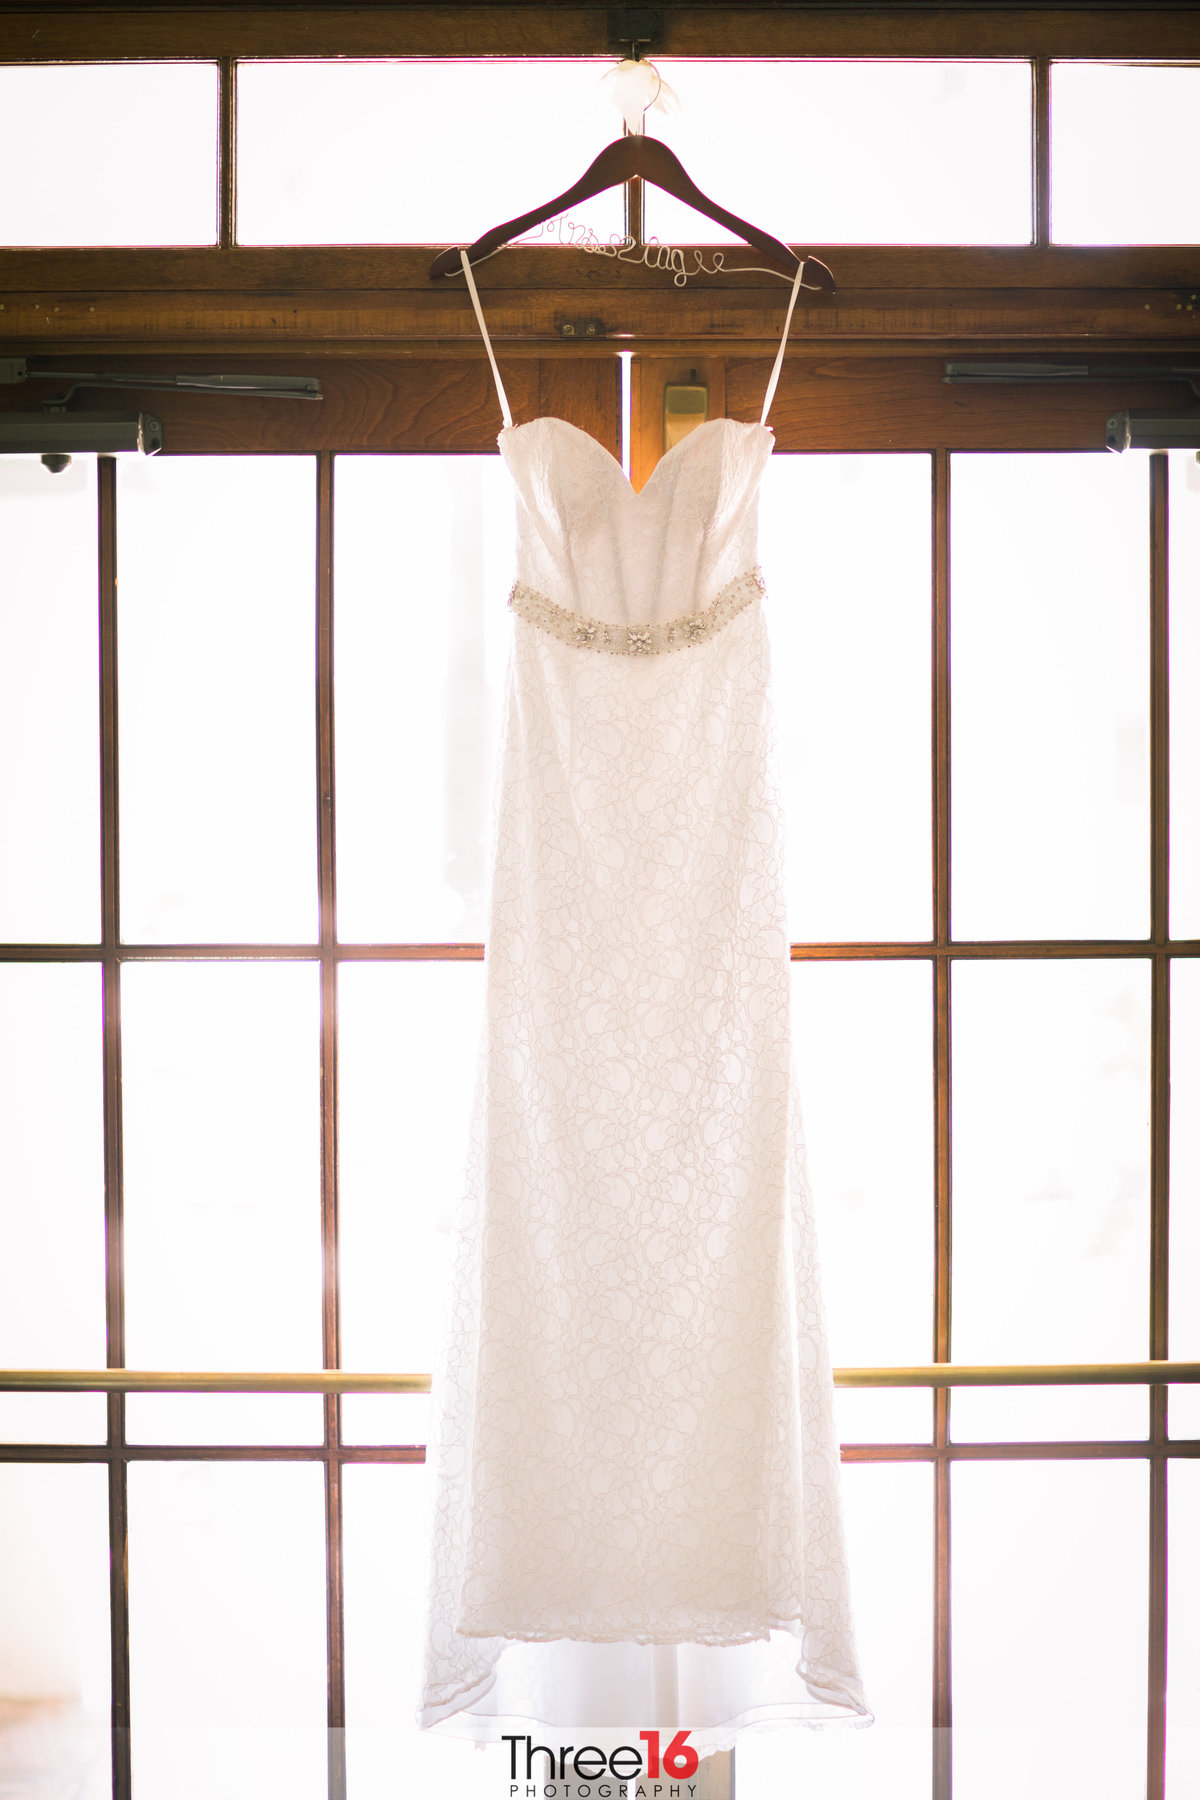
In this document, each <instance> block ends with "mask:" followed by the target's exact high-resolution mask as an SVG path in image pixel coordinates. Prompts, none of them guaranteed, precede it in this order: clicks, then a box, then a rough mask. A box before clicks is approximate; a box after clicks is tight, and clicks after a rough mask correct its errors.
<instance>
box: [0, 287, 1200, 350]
mask: <svg viewBox="0 0 1200 1800" xmlns="http://www.w3.org/2000/svg"><path fill="white" fill-rule="evenodd" d="M3 291H4V292H5V297H4V299H3V300H2V301H0V353H3V354H5V355H11V356H67V357H71V358H75V359H77V358H79V357H80V356H92V355H96V354H103V353H104V352H105V351H107V352H108V353H110V354H112V353H122V354H126V355H137V356H147V355H151V356H154V355H157V356H163V355H169V356H174V357H177V358H178V357H180V356H185V357H189V358H190V357H195V356H205V355H209V356H212V355H230V354H236V353H238V352H241V353H242V354H244V355H253V356H256V357H259V356H263V355H267V356H278V355H281V354H282V355H287V356H290V357H292V358H293V359H294V358H295V357H296V356H297V355H305V356H311V355H325V356H329V355H339V356H362V357H372V356H380V355H395V354H409V355H417V356H426V357H427V356H431V355H434V356H437V355H440V356H459V355H462V354H463V352H464V351H465V352H466V354H467V355H468V356H470V355H474V354H475V353H476V351H477V347H478V341H479V340H478V327H477V325H476V323H475V319H474V315H473V314H472V313H471V310H470V307H469V305H464V304H463V303H462V301H461V299H460V298H459V297H458V296H457V295H450V296H446V295H442V294H424V293H416V292H411V293H395V294H391V295H384V294H379V293H375V292H371V291H367V292H362V291H354V290H346V291H345V292H343V293H340V294H335V293H321V294H306V293H301V292H298V291H297V292H291V293H281V294H276V295H264V294H260V293H257V292H250V293H241V292H225V293H219V292H211V291H205V290H187V289H181V288H170V287H164V288H161V289H145V290H142V291H140V292H134V291H122V292H107V293H101V292H100V291H98V290H92V291H91V292H89V293H83V294H81V293H75V292H71V291H68V290H66V289H47V288H43V289H42V290H41V292H40V293H31V294H29V295H28V296H26V295H24V294H14V292H13V290H12V289H11V288H8V289H7V290H3ZM1192 292H1197V293H1200V275H1197V276H1196V277H1194V285H1193V287H1190V288H1189V287H1181V288H1169V289H1159V288H1135V289H1129V290H1118V289H1101V288H1091V289H1044V290H1041V291H1030V290H1028V289H1008V290H1004V289H998V288H997V289H993V290H991V291H989V292H987V293H980V292H977V291H975V290H972V289H936V290H935V289H886V290H885V289H872V290H865V289H863V290H851V291H843V292H842V293H841V294H839V296H838V297H837V299H836V300H835V301H833V302H831V303H829V304H828V305H825V306H820V307H818V306H812V307H802V308H798V309H797V313H796V319H795V322H794V324H793V328H792V329H793V334H794V338H795V341H796V343H797V345H800V344H803V345H806V346H808V347H812V348H832V347H834V346H836V347H838V348H845V349H846V350H847V351H849V352H850V353H852V354H853V353H855V352H856V351H858V350H861V351H862V352H863V353H865V354H870V353H872V352H875V353H878V352H879V351H880V350H881V349H884V348H890V347H891V346H892V345H894V344H904V343H907V344H911V345H913V346H915V347H916V348H917V349H918V350H919V349H920V347H922V346H925V347H930V346H931V347H934V348H937V347H939V346H941V347H944V349H945V353H946V354H952V353H953V351H954V349H955V348H956V347H957V348H958V349H959V350H960V351H961V350H965V349H971V348H979V347H981V346H986V347H987V348H989V349H992V350H998V351H999V350H1005V349H1011V350H1016V351H1020V352H1026V351H1028V352H1036V351H1039V350H1045V351H1048V352H1050V353H1052V354H1057V355H1060V356H1061V355H1062V354H1063V353H1064V349H1065V347H1066V346H1068V345H1073V346H1075V347H1076V349H1075V354H1077V355H1078V354H1079V351H1078V346H1079V345H1080V344H1081V343H1084V342H1086V344H1087V346H1088V351H1089V353H1090V354H1091V355H1092V356H1102V355H1105V354H1111V353H1113V352H1142V351H1145V350H1153V349H1154V348H1155V347H1157V348H1159V349H1169V350H1172V351H1173V352H1174V354H1176V355H1180V354H1182V355H1183V356H1185V357H1191V356H1194V355H1195V354H1196V351H1197V348H1198V347H1200V301H1197V302H1193V301H1191V300H1189V299H1188V298H1186V296H1187V295H1190V294H1191V293H1192ZM581 298H582V297H581V296H580V295H579V294H578V293H576V292H575V291H573V290H571V289H568V288H564V289H550V290H536V289H530V290H528V292H526V293H524V294H521V295H519V296H514V297H513V298H512V299H511V300H508V299H504V298H501V299H500V300H499V301H497V299H496V298H495V297H493V299H492V301H491V304H490V305H489V306H488V326H489V330H490V331H491V332H492V334H493V336H494V339H495V341H496V345H497V349H498V351H499V352H500V353H501V354H502V355H504V356H513V355H517V356H525V357H529V356H536V357H543V356H549V357H551V358H554V357H556V356H567V357H571V358H574V357H578V356H580V355H583V356H595V357H600V358H604V357H609V356H612V355H613V354H614V352H615V351H618V350H621V349H634V348H637V349H640V350H641V351H642V352H643V353H645V354H648V355H659V356H670V357H684V356H687V357H690V358H692V359H695V358H696V357H697V356H701V357H703V356H710V355H712V354H713V351H714V349H716V348H721V349H724V348H732V347H735V346H736V348H737V349H739V350H740V351H741V352H742V354H743V355H746V354H749V355H754V354H758V355H773V354H774V351H775V347H776V345H777V343H778V341H779V330H780V327H781V325H782V311H781V306H780V296H779V295H778V294H777V293H775V292H769V293H758V294H752V293H746V294H741V295H737V296H734V295H732V294H727V295H724V296H722V297H721V299H720V300H719V301H718V300H716V299H714V297H713V296H712V295H711V294H706V293H704V292H702V291H699V290H697V291H695V292H689V291H680V290H676V289H671V290H670V291H669V292H663V293H657V294H656V293H639V292H637V291H633V290H630V291H628V292H626V291H609V292H607V293H606V292H604V291H598V292H594V293H590V294H588V295H587V296H586V301H585V305H586V310H587V312H588V313H589V314H595V315H597V316H600V317H601V318H603V320H604V323H605V325H606V327H607V329H606V332H605V335H604V336H603V337H602V338H599V337H598V338H596V339H594V340H592V341H591V342H590V343H589V344H587V345H586V346H585V345H582V344H579V343H571V344H569V345H568V344H565V343H564V342H563V337H562V330H561V327H562V325H563V324H564V323H565V322H567V321H569V320H570V319H571V318H572V317H573V316H574V315H577V314H579V313H580V311H581ZM1189 307H1191V308H1192V309H1193V310H1190V311H1189V310H1188V309H1189ZM790 354H794V352H791V353H790Z"/></svg>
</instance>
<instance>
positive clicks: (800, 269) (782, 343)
mask: <svg viewBox="0 0 1200 1800" xmlns="http://www.w3.org/2000/svg"><path fill="white" fill-rule="evenodd" d="M803 274H804V258H803V257H801V258H800V261H799V263H798V264H797V267H796V279H795V280H794V281H793V282H792V297H791V299H790V300H789V301H788V309H787V318H786V319H785V320H784V321H783V336H782V337H781V338H780V340H779V348H778V350H777V351H776V352H775V367H774V368H773V369H772V370H771V379H770V381H768V383H767V391H766V394H765V396H764V398H763V409H762V418H761V419H760V420H759V424H760V425H765V424H766V422H767V414H768V413H769V412H770V410H771V402H772V400H773V399H774V398H775V389H776V388H777V387H778V386H779V371H780V370H781V369H782V368H783V353H784V351H785V350H786V349H787V341H788V332H789V331H790V330H791V328H792V314H793V313H794V312H795V310H796V301H797V299H798V298H799V295H800V277H801V276H802V275H803ZM475 310H476V311H477V312H478V311H479V308H478V305H476V309H475ZM479 323H480V324H481V325H482V324H483V316H482V314H481V315H480V319H479ZM492 366H493V368H494V367H495V364H494V363H493V365H492ZM496 379H497V381H498V380H499V379H500V377H499V376H497V377H496Z"/></svg>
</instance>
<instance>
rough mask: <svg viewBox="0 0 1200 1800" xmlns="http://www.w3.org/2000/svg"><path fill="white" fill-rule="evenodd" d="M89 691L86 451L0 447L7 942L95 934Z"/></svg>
mask: <svg viewBox="0 0 1200 1800" xmlns="http://www.w3.org/2000/svg"><path fill="white" fill-rule="evenodd" d="M3 75H4V71H3V70H2V69H0V90H2V87H3V82H2V77H3ZM2 111H3V109H2V107H0V115H2ZM2 131H3V124H2V123H0V132H2ZM31 160H33V161H36V158H34V159H31ZM9 166H10V167H11V164H10V165H9ZM20 185H21V183H20V182H13V183H10V184H9V186H10V188H11V187H19V186H20ZM3 204H4V201H3V198H2V197H0V206H3ZM98 695H99V639H98V635H97V618H96V459H95V457H83V456H77V457H75V459H74V460H73V462H72V463H71V466H70V468H69V469H64V470H63V472H62V473H61V474H60V475H50V474H49V473H48V472H47V471H46V470H45V469H44V468H43V467H42V466H41V464H40V463H39V462H34V461H31V460H30V459H28V458H21V459H17V458H13V459H11V460H9V459H7V458H3V457H0V937H3V938H5V939H7V940H9V941H10V942H16V943H43V944H45V943H94V942H95V940H96V939H97V938H98V937H99V936H100V720H99V710H98ZM51 822H52V829H51V828H50V826H51Z"/></svg>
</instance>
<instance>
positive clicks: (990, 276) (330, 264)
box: [0, 244, 1200, 349]
mask: <svg viewBox="0 0 1200 1800" xmlns="http://www.w3.org/2000/svg"><path fill="white" fill-rule="evenodd" d="M801 247H802V248H807V249H808V250H810V251H811V252H812V253H813V254H814V255H816V256H819V257H820V258H821V259H822V261H824V262H827V263H828V264H829V265H830V267H831V268H832V269H833V272H834V274H835V275H836V277H837V280H838V287H839V293H838V296H837V299H838V300H839V301H842V302H844V301H845V298H846V296H847V294H858V293H862V292H864V291H868V290H872V291H873V290H882V291H884V292H887V293H891V292H895V291H906V292H907V291H909V290H916V291H918V292H921V293H925V292H934V291H938V292H940V291H942V290H947V291H951V292H959V291H962V290H968V289H974V288H982V289H986V290H988V291H989V292H991V291H993V290H1003V291H1006V292H1007V291H1008V290H1010V289H1023V288H1040V289H1046V290H1049V291H1059V290H1062V291H1066V290H1073V289H1092V290H1096V291H1099V292H1105V291H1108V290H1109V289H1128V290H1131V291H1132V290H1141V289H1143V288H1145V289H1149V290H1157V289H1160V288H1162V289H1169V288H1177V287H1187V286H1189V284H1190V286H1191V287H1196V286H1197V284H1198V283H1200V244H1135V245H1124V246H1116V247H1110V246H1105V245H1096V246H1081V245H1073V244H1045V245H1036V246H1035V245H1032V244H999V245H996V244H965V245H960V244H943V245H915V246H914V245H908V244H809V245H806V246H801ZM444 248H445V245H440V244H307V245H299V246H282V247H276V246H271V245H251V244H246V245H238V246H235V247H234V248H232V249H223V248H220V247H218V246H215V245H211V246H205V245H200V246H196V247H189V248H183V249H176V248H173V247H170V246H161V247H160V246H149V247H147V248H144V249H121V248H118V249H55V248H38V247H33V248H24V249H22V248H19V247H18V248H12V247H7V248H0V295H3V297H4V298H5V299H6V300H7V299H8V297H9V295H12V296H14V297H15V296H17V295H23V294H29V295H31V296H40V297H41V299H42V300H43V301H45V300H47V299H48V298H49V297H50V295H51V294H52V293H61V294H63V295H68V294H75V295H82V296H84V297H85V299H89V298H94V297H95V296H96V295H97V294H100V295H106V294H116V293H122V292H130V293H148V292H153V291H155V290H157V289H168V290H174V289H181V290H184V291H186V292H189V293H197V294H199V293H214V294H220V295H230V294H246V295H249V294H253V293H259V294H262V295H264V296H266V297H267V298H271V299H279V298H280V297H281V296H283V295H287V296H289V297H291V296H292V295H293V294H294V293H295V292H302V293H322V294H329V295H332V296H333V297H334V299H335V300H341V299H343V298H344V297H345V296H346V295H347V294H354V295H356V296H365V295H366V294H368V293H374V292H379V293H383V294H387V295H394V294H397V293H403V294H405V295H408V294H415V295H422V296H425V297H426V299H427V301H428V302H429V303H430V304H432V305H433V306H435V307H437V306H442V307H447V308H448V309H449V315H450V316H451V317H456V316H457V315H458V314H459V313H461V314H462V316H463V318H464V319H467V318H469V319H471V320H472V321H473V320H474V313H473V312H472V311H471V303H470V300H469V299H468V297H467V292H466V289H465V287H464V286H463V284H462V282H461V281H458V280H455V279H452V278H451V279H444V280H441V281H436V282H435V281H433V280H431V278H430V275H429V265H430V263H431V262H432V260H433V258H434V256H435V255H436V253H437V251H438V250H440V249H444ZM678 249H679V250H680V252H681V254H682V255H683V256H684V257H685V258H686V269H687V274H688V279H687V285H686V286H685V287H682V288H680V287H677V286H676V285H675V280H674V275H673V273H672V271H671V269H669V268H665V267H664V268H649V267H647V266H646V264H645V263H641V262H621V263H617V262H614V261H613V259H612V258H610V257H607V256H601V255H597V254H593V253H589V252H588V251H586V250H577V249H571V248H570V247H567V246H558V247H554V246H544V245H521V246H518V247H516V248H511V247H510V248H507V249H505V250H504V251H503V252H502V253H499V254H497V255H496V256H493V257H490V258H489V259H488V261H487V262H486V263H484V264H482V265H481V266H480V268H479V270H478V273H477V282H478V286H479V291H480V293H481V294H482V295H484V296H487V295H492V296H496V295H500V294H513V295H516V296H517V297H518V299H522V298H524V297H525V296H526V295H528V294H530V293H537V294H542V293H556V294H557V293H563V294H571V296H572V297H571V300H570V304H571V305H572V306H573V307H576V308H577V307H578V304H579V300H578V296H579V295H580V294H588V295H594V294H603V295H604V296H605V298H606V299H608V300H609V301H610V302H615V301H619V300H620V299H621V298H623V297H624V296H626V295H629V294H636V293H642V292H646V293H651V294H657V295H659V296H660V297H661V298H662V299H665V300H670V301H674V302H676V303H683V302H685V301H688V300H692V299H694V298H695V296H696V295H698V294H702V295H704V296H705V304H707V305H710V306H711V305H712V304H713V302H714V301H717V302H719V303H721V304H722V305H723V306H725V307H728V308H734V307H740V306H742V305H743V304H745V305H749V306H752V307H754V306H758V307H762V306H766V307H768V308H769V309H770V311H771V314H772V319H773V320H775V319H777V320H778V322H779V324H780V325H781V324H782V322H783V312H784V308H785V307H786V305H787V298H788V287H787V283H786V282H785V281H767V282H764V281H763V279H762V277H761V276H756V275H755V273H754V271H753V269H752V268H751V263H752V262H753V261H754V252H753V251H744V250H742V249H741V248H740V247H737V246H735V247H732V248H729V247H726V248H725V249H724V251H723V254H724V255H725V257H726V258H727V262H728V266H727V267H725V268H723V269H722V270H721V272H719V273H713V272H712V269H711V263H712V257H713V247H712V246H711V245H680V246H678ZM700 251H702V252H703V254H704V257H705V260H706V263H707V264H708V265H710V267H709V269H708V272H707V273H704V272H702V273H700V274H696V273H693V271H694V269H695V266H696V255H697V253H698V252H700ZM739 261H740V262H741V264H742V266H743V267H744V268H745V269H747V270H749V273H747V274H745V275H742V274H741V273H739V267H738V264H739ZM496 303H497V302H496V300H495V298H493V299H492V300H491V301H489V302H488V306H489V311H488V329H489V330H491V329H492V326H493V320H492V314H491V308H492V307H493V306H495V305H496ZM836 303H837V302H836V301H835V303H834V304H836ZM828 305H829V303H828V302H826V301H824V300H818V301H815V302H813V303H812V304H811V305H808V306H806V305H805V302H804V300H803V298H802V299H801V303H800V309H799V311H798V312H797V315H796V316H797V318H799V317H800V316H801V313H804V312H808V313H810V314H816V313H817V312H818V311H822V310H825V309H826V307H827V306H828ZM475 329H476V330H477V329H478V327H475ZM1197 330H1198V333H1200V327H1197ZM772 334H773V335H774V336H776V337H778V329H777V327H776V326H775V325H774V324H773V325H772ZM578 347H579V346H578V344H576V345H573V346H572V348H573V349H578Z"/></svg>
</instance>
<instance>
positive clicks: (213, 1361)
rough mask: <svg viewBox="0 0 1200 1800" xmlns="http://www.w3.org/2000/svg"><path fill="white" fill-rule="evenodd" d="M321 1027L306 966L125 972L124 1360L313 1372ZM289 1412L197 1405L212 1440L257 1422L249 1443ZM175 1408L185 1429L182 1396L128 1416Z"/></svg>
mask: <svg viewBox="0 0 1200 1800" xmlns="http://www.w3.org/2000/svg"><path fill="white" fill-rule="evenodd" d="M318 1023H319V1019H318V984H317V971H316V969H315V968H314V967H313V966H312V965H311V964H308V963H275V964H268V963H135V964H133V965H126V968H125V973H124V978H123V991H122V1042H123V1053H124V1102H125V1136H124V1145H125V1269H126V1341H127V1361H128V1362H129V1364H130V1366H131V1367H132V1368H143V1369H289V1368H296V1369H304V1368H317V1369H319V1368H320V1367H321V1232H320V1186H319V1126H320V1111H319V1088H318V1076H319V1068H320V1059H319V1054H318ZM319 1405H320V1402H319V1400H315V1399H311V1400H309V1401H308V1402H307V1406H306V1407H305V1409H304V1410H305V1411H313V1410H315V1409H316V1408H317V1407H319ZM300 1411H301V1408H300V1403H299V1402H298V1401H297V1400H296V1399H295V1398H293V1397H285V1398H284V1399H283V1400H280V1399H278V1398H276V1397H273V1396H254V1397H251V1398H245V1397H237V1398H229V1399H221V1400H216V1399H211V1400H210V1404H209V1406H208V1407H206V1408H205V1409H204V1412H205V1414H207V1415H209V1416H210V1417H211V1419H212V1424H211V1426H210V1428H209V1429H210V1431H211V1433H213V1434H215V1440H216V1441H217V1442H221V1443H223V1442H233V1443H236V1442H238V1441H239V1437H238V1434H239V1433H240V1432H243V1431H245V1430H246V1428H247V1420H248V1418H251V1417H253V1416H255V1415H257V1416H258V1417H260V1419H261V1420H262V1421H263V1423H262V1425H261V1427H260V1429H259V1431H257V1432H256V1431H255V1430H254V1429H253V1428H251V1431H250V1435H251V1438H252V1439H253V1438H254V1437H256V1436H259V1435H261V1437H262V1439H263V1441H267V1442H269V1441H271V1434H272V1427H271V1425H270V1423H269V1421H271V1420H272V1419H277V1420H278V1421H279V1425H278V1429H279V1430H281V1431H282V1433H283V1435H284V1440H285V1441H288V1440H290V1439H292V1438H293V1434H294V1432H295V1429H296V1426H295V1420H296V1417H297V1414H298V1413H300ZM176 1414H177V1416H178V1417H179V1419H180V1421H181V1428H182V1431H183V1435H184V1437H185V1439H186V1438H188V1437H190V1427H191V1424H192V1423H194V1422H195V1421H197V1419H198V1416H199V1414H198V1407H197V1402H196V1400H195V1398H193V1397H183V1398H180V1399H171V1398H157V1397H156V1404H155V1406H154V1407H152V1408H151V1407H150V1406H149V1405H148V1403H147V1402H146V1401H143V1402H142V1403H141V1404H140V1406H139V1408H138V1409H137V1411H136V1413H135V1417H136V1418H138V1419H139V1420H140V1421H143V1422H145V1424H144V1429H146V1430H147V1431H148V1433H149V1435H150V1436H151V1437H153V1436H156V1435H157V1432H158V1431H160V1430H162V1431H164V1432H165V1431H166V1425H165V1420H166V1419H168V1418H169V1417H171V1416H174V1415H176ZM151 1419H156V1420H158V1421H160V1422H159V1423H158V1424H157V1425H151V1424H150V1423H149V1421H150V1420H151ZM185 1419H186V1420H187V1421H189V1424H187V1425H184V1424H183V1423H182V1422H183V1420H185ZM168 1441H170V1437H169V1435H168Z"/></svg>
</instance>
